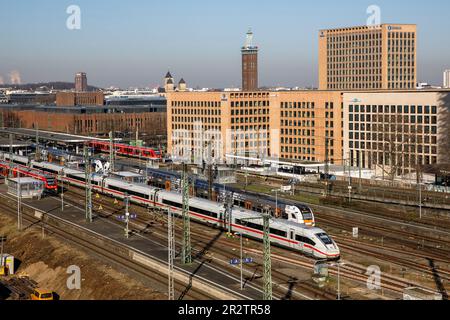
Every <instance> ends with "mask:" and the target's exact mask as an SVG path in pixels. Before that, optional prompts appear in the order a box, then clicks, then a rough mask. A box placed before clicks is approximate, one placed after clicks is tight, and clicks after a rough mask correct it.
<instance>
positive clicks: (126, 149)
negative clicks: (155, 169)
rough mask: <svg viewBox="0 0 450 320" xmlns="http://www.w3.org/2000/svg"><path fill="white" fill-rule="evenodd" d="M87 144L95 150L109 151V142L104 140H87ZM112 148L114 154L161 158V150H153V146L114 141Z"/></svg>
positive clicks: (153, 158) (152, 158)
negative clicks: (135, 145)
mask: <svg viewBox="0 0 450 320" xmlns="http://www.w3.org/2000/svg"><path fill="white" fill-rule="evenodd" d="M89 146H90V147H92V148H94V150H95V151H100V152H105V153H109V152H110V149H109V142H107V141H106V142H105V141H91V142H89ZM114 149H115V151H116V154H119V155H124V156H129V157H134V158H142V159H151V160H161V159H162V152H161V150H155V149H153V148H146V147H133V146H130V145H126V144H120V143H115V144H114Z"/></svg>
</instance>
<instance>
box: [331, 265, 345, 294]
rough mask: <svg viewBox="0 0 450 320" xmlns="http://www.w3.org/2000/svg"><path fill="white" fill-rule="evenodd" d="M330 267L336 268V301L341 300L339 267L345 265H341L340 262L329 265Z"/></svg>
mask: <svg viewBox="0 0 450 320" xmlns="http://www.w3.org/2000/svg"><path fill="white" fill-rule="evenodd" d="M330 266H331V267H336V266H337V270H338V274H337V299H338V300H341V270H340V269H341V268H340V267H341V266H345V263H341V262H336V263H332V264H330Z"/></svg>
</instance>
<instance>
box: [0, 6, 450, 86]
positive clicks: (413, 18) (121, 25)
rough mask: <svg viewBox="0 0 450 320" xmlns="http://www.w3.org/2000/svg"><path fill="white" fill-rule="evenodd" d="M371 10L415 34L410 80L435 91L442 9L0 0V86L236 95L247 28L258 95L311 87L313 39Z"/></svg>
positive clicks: (443, 38) (443, 50)
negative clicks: (77, 12) (256, 51)
mask: <svg viewBox="0 0 450 320" xmlns="http://www.w3.org/2000/svg"><path fill="white" fill-rule="evenodd" d="M71 4H76V5H79V6H80V8H81V23H82V25H81V30H77V31H71V30H68V29H67V28H66V20H67V18H68V16H69V15H68V14H67V13H66V9H67V7H68V6H69V5H71ZM371 4H376V5H378V6H380V7H381V14H382V15H381V19H382V23H415V24H417V25H418V30H419V40H418V45H419V49H418V58H419V70H418V71H419V80H420V81H427V82H430V83H433V84H441V82H442V72H443V70H444V69H446V68H447V69H448V68H450V41H449V39H450V33H449V19H448V17H449V16H450V2H449V1H448V0H428V1H412V0H395V1H392V0H390V1H385V0H369V1H366V0H353V1H350V0H343V1H336V0H334V1H333V0H322V1H301V0H277V1H274V0H271V1H268V0H226V1H225V0H221V1H219V0H184V1H182V0H171V1H163V0H159V1H153V0H127V1H125V0H123V1H115V0H70V1H66V0H39V1H31V0H29V1H25V0H14V1H11V0H0V8H1V9H0V28H1V30H2V32H1V33H0V43H1V45H0V76H1V77H3V79H4V81H5V82H9V76H8V74H9V73H10V72H11V71H12V70H17V71H19V72H20V75H21V79H22V82H37V81H57V80H60V81H73V77H74V74H75V73H76V72H77V71H85V72H87V74H88V80H89V84H92V85H98V86H110V85H115V86H121V87H128V86H156V85H158V84H160V83H161V82H162V77H163V76H164V75H165V73H166V71H167V69H168V68H170V70H171V71H172V73H173V75H174V76H175V78H176V80H178V79H179V78H180V77H184V78H185V80H186V81H187V82H188V85H189V86H197V85H198V86H201V87H226V86H233V85H236V86H239V85H240V63H241V61H240V46H242V44H243V43H244V38H245V33H246V31H247V29H248V27H252V29H253V31H254V33H255V42H256V44H258V45H259V46H260V48H261V51H260V59H259V63H260V84H261V85H270V86H272V85H287V86H297V85H298V86H310V85H317V46H318V44H317V42H318V30H319V29H324V28H330V27H342V26H353V25H364V24H365V23H366V20H367V14H366V9H367V7H368V6H369V5H371ZM0 80H1V79H0Z"/></svg>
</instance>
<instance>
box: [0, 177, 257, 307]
mask: <svg viewBox="0 0 450 320" xmlns="http://www.w3.org/2000/svg"><path fill="white" fill-rule="evenodd" d="M6 197H9V198H11V199H15V197H13V196H11V195H8V194H7V187H6V186H5V185H1V184H0V201H4V200H5V198H6ZM22 205H23V206H27V207H28V209H31V210H35V211H36V212H42V213H44V214H47V215H52V216H54V217H57V218H59V219H62V220H64V221H67V222H69V223H72V224H76V225H77V226H81V227H82V228H84V229H85V230H89V231H90V232H92V234H96V235H101V236H102V237H104V238H105V239H111V240H113V241H115V242H119V243H121V244H125V245H126V246H128V247H130V248H132V249H133V250H135V251H136V252H139V253H140V255H142V256H145V257H146V259H155V261H163V262H164V264H167V261H168V250H167V243H166V242H167V240H164V241H162V240H161V239H159V238H156V237H155V238H153V236H152V233H151V232H149V233H147V234H145V235H140V234H132V235H131V236H130V238H129V239H126V237H125V235H124V227H125V224H123V225H120V224H117V223H114V222H113V221H111V220H107V219H104V218H100V217H95V216H94V219H93V222H92V223H88V222H86V220H85V211H84V203H83V204H80V205H79V206H77V205H72V204H68V203H66V204H65V205H64V211H62V210H61V209H62V208H61V200H60V198H59V197H56V196H48V197H44V198H42V199H40V200H39V201H37V200H32V199H23V200H22ZM150 231H151V230H150ZM161 242H162V243H161ZM177 247H178V246H177ZM177 251H178V250H177ZM130 259H131V258H130ZM175 268H176V269H182V270H185V271H186V272H187V273H188V274H189V278H190V279H191V280H190V281H191V283H192V281H195V280H198V279H207V280H208V281H209V282H212V283H214V284H215V285H214V286H216V285H217V287H218V288H226V289H227V291H232V292H233V294H234V295H235V296H236V297H238V298H239V299H255V300H260V299H262V295H263V293H262V290H261V288H260V287H259V286H257V285H253V284H252V283H251V282H250V283H247V284H246V285H245V288H244V290H242V291H241V290H240V278H239V277H238V276H234V275H231V274H228V273H227V272H226V271H223V270H220V268H217V266H213V265H211V264H210V263H209V262H208V260H204V261H195V262H193V263H192V264H191V265H188V266H183V265H182V264H181V262H180V257H179V255H176V258H175ZM236 268H238V267H236ZM186 290H189V286H188V287H187V288H186Z"/></svg>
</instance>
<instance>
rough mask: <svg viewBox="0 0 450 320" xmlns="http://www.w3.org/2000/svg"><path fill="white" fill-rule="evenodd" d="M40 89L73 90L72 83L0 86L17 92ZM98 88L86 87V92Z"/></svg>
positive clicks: (73, 85)
mask: <svg viewBox="0 0 450 320" xmlns="http://www.w3.org/2000/svg"><path fill="white" fill-rule="evenodd" d="M40 87H47V88H49V89H54V90H71V89H73V88H75V84H74V83H73V82H39V83H26V84H4V85H0V88H14V89H17V90H36V89H38V88H40ZM98 90H100V88H97V87H94V86H88V91H98Z"/></svg>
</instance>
